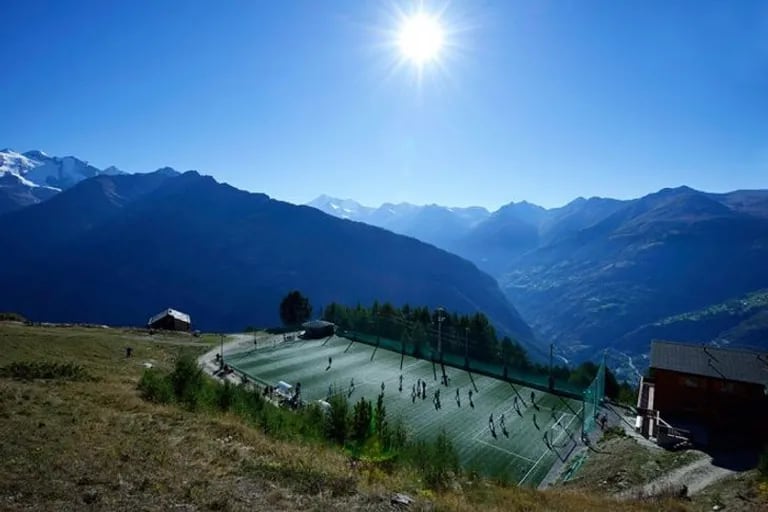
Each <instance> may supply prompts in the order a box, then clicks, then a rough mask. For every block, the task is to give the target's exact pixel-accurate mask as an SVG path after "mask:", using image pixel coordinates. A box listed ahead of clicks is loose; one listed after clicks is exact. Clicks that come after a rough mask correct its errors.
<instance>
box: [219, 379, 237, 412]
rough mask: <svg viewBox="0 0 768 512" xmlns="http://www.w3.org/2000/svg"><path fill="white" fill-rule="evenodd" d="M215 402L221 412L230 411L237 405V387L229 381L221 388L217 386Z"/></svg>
mask: <svg viewBox="0 0 768 512" xmlns="http://www.w3.org/2000/svg"><path fill="white" fill-rule="evenodd" d="M214 401H215V403H216V407H218V408H219V410H220V411H224V412H226V411H228V410H229V409H230V408H231V407H232V406H233V405H234V403H235V386H233V385H232V383H231V382H230V381H228V380H226V381H224V384H223V385H221V386H216V390H215V392H214Z"/></svg>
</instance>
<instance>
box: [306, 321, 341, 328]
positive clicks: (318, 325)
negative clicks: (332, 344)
mask: <svg viewBox="0 0 768 512" xmlns="http://www.w3.org/2000/svg"><path fill="white" fill-rule="evenodd" d="M333 325H335V324H332V323H331V322H326V321H325V320H310V321H309V322H304V323H303V324H301V326H302V327H303V328H304V329H323V328H325V327H331V326H333Z"/></svg>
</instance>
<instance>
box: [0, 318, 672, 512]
mask: <svg viewBox="0 0 768 512" xmlns="http://www.w3.org/2000/svg"><path fill="white" fill-rule="evenodd" d="M216 341H217V340H216V339H215V338H205V337H204V338H201V339H198V338H192V337H189V336H168V335H165V336H162V337H148V336H146V335H144V334H142V333H141V332H135V331H134V332H132V331H125V330H117V329H109V330H107V329H103V330H102V329H84V328H52V327H25V326H22V325H18V324H11V323H0V347H2V350H0V366H5V365H8V364H10V363H12V362H34V361H48V362H60V363H65V362H71V363H75V364H79V365H81V366H83V367H84V368H85V370H86V371H87V372H88V374H89V375H91V376H92V377H93V378H94V379H95V380H93V381H71V380H58V379H53V380H34V381H29V382H25V381H18V380H13V379H7V378H4V379H0V439H2V442H1V443H0V510H13V511H16V510H19V511H20V510H25V511H27V510H64V511H65V510H231V511H236V510H249V511H251V510H391V506H390V504H389V497H390V495H391V494H392V493H393V492H405V493H408V494H410V495H411V496H414V497H417V498H418V501H417V503H416V504H415V505H414V506H412V507H411V508H410V509H411V510H435V509H436V510H449V511H469V510H478V509H483V510H488V511H495V510H499V511H500V510H520V511H523V510H526V511H543V510H557V511H566V512H568V511H574V512H576V511H588V510H615V509H617V508H621V510H630V511H635V510H636V511H642V510H685V509H684V508H682V505H679V504H676V503H674V502H660V503H622V504H621V506H620V507H618V504H617V503H615V502H611V501H608V500H607V499H606V498H601V497H596V496H595V495H594V494H592V493H590V492H588V491H581V490H577V491H563V490H558V491H550V492H538V491H533V490H525V489H518V488H513V487H509V488H507V487H499V486H495V485H491V484H489V483H488V482H486V481H482V480H478V481H474V482H470V481H461V482H457V483H456V488H455V489H454V490H453V491H451V492H448V493H444V494H440V495H434V494H432V493H431V492H429V491H423V490H422V487H423V486H421V485H420V483H419V479H418V475H414V474H409V473H407V472H395V473H385V472H383V471H382V470H380V469H379V468H376V467H374V466H365V465H363V466H359V467H354V468H353V467H351V466H350V464H349V461H348V460H347V458H346V457H345V456H344V455H343V454H342V453H341V452H339V451H338V450H334V449H331V448H327V447H324V446H319V445H317V444H306V443H290V442H284V441H277V440H274V439H272V438H268V437H265V436H264V435H262V434H261V433H260V432H259V431H257V430H254V429H252V428H249V427H247V426H246V425H244V424H243V423H242V422H241V421H240V420H239V419H238V418H235V417H233V416H229V415H219V414H210V413H192V412H187V411H183V410H181V409H180V408H178V407H175V406H158V405H154V404H150V403H147V402H145V401H143V400H141V399H140V398H139V397H138V394H137V392H136V383H137V381H138V379H139V377H140V375H141V371H142V363H144V362H147V361H150V362H152V363H153V364H155V365H158V366H161V367H170V366H171V363H172V361H173V360H174V359H175V357H176V356H177V354H178V353H179V351H184V350H189V351H193V352H196V353H199V352H202V351H203V350H205V349H206V347H207V346H210V345H211V344H212V343H215V342H216ZM127 345H130V346H132V347H133V349H134V357H133V358H131V359H126V358H125V352H124V349H125V346H127Z"/></svg>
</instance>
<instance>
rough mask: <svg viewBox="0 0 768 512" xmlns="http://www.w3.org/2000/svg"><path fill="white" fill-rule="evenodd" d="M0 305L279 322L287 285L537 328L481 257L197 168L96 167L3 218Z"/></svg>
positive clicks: (74, 313)
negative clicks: (119, 170)
mask: <svg viewBox="0 0 768 512" xmlns="http://www.w3.org/2000/svg"><path fill="white" fill-rule="evenodd" d="M0 232H2V233H3V236H4V239H5V240H9V241H12V243H9V244H8V247H7V249H6V250H5V251H3V252H1V253H0V282H2V283H3V285H4V291H3V293H2V294H0V311H1V310H12V311H19V312H21V313H22V314H24V315H27V316H28V317H29V318H33V319H39V320H48V321H62V322H94V323H106V324H114V325H143V324H144V322H146V319H147V318H148V317H149V316H150V315H152V314H154V313H156V312H157V311H160V310H162V309H164V308H167V307H174V308H177V309H180V310H182V311H185V312H187V313H189V314H191V316H192V320H193V323H194V324H195V325H196V326H197V327H198V328H201V329H206V330H227V331H233V330H239V329H242V328H244V327H245V326H246V325H262V326H269V325H277V324H278V323H279V314H278V310H279V308H278V305H279V302H280V300H281V298H282V297H283V296H284V295H285V294H286V293H287V292H288V291H290V290H292V289H298V290H301V291H302V292H303V293H304V294H306V295H307V296H308V297H309V298H310V299H311V300H312V302H313V304H314V305H315V307H316V311H317V310H318V309H319V308H320V307H322V305H323V304H328V303H330V302H332V301H335V302H339V303H343V304H349V305H355V304H356V303H358V302H359V303H363V304H370V303H372V302H373V301H374V300H379V301H382V302H383V301H389V302H392V303H393V304H404V303H410V304H418V305H428V306H431V307H436V306H444V307H446V308H447V309H449V310H455V311H461V312H466V313H472V312H475V311H482V312H484V313H486V314H487V315H488V317H489V318H490V319H491V320H492V321H493V323H494V325H496V326H497V328H498V329H499V330H500V331H501V332H502V333H507V334H511V335H513V336H514V337H516V338H517V339H518V340H520V341H521V342H523V343H524V344H528V346H529V347H532V346H534V345H533V343H534V337H533V335H532V333H531V330H530V328H529V327H528V325H527V324H526V323H525V322H524V321H523V320H522V319H521V318H520V316H519V315H518V313H517V311H516V310H515V309H514V307H513V306H512V305H511V304H510V303H509V301H508V300H507V299H506V297H505V296H504V295H503V293H502V292H501V290H500V289H499V287H498V284H497V283H496V281H495V280H494V279H493V278H491V277H490V276H488V275H487V274H484V273H483V272H481V271H480V270H478V269H477V267H475V266H474V265H473V264H472V263H470V262H468V261H466V260H464V259H462V258H460V257H458V256H455V255H453V254H450V253H448V252H446V251H444V250H441V249H438V248H436V247H434V246H431V245H428V244H425V243H423V242H421V241H418V240H415V239H413V238H409V237H404V236H401V235H396V234H394V233H391V232H389V231H386V230H383V229H380V228H377V227H372V226H368V225H366V224H362V223H357V222H350V221H347V220H342V219H337V218H335V217H331V216H329V215H326V214H324V213H322V212H319V211H317V210H316V209H314V208H309V207H306V206H296V205H293V204H289V203H285V202H281V201H277V200H274V199H271V198H269V197H268V196H266V195H264V194H254V193H249V192H245V191H242V190H238V189H236V188H233V187H231V186H229V185H226V184H222V183H217V182H216V181H215V180H214V179H213V178H211V177H207V176H201V175H200V174H198V173H196V172H186V173H183V174H179V173H176V172H175V171H172V170H170V169H163V170H159V171H156V172H154V173H148V174H135V175H128V174H116V175H115V174H112V175H111V174H106V173H103V172H102V173H96V175H95V176H93V177H90V178H87V179H84V180H82V181H80V182H79V183H77V184H75V185H74V186H71V187H69V188H66V189H64V190H62V191H61V192H58V193H57V194H56V195H54V196H53V197H51V198H49V199H47V200H45V201H43V202H40V203H38V204H33V205H29V206H26V207H23V208H20V209H17V210H15V211H12V212H8V213H5V214H3V215H0Z"/></svg>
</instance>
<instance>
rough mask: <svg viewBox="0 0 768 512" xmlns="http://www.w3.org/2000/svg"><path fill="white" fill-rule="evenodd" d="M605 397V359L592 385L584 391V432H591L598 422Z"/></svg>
mask: <svg viewBox="0 0 768 512" xmlns="http://www.w3.org/2000/svg"><path fill="white" fill-rule="evenodd" d="M604 397H605V359H603V361H602V362H601V363H600V366H599V367H598V369H597V375H595V378H594V380H593V381H592V383H591V384H590V385H589V387H587V389H585V390H584V415H583V419H584V432H585V433H589V432H591V431H592V430H593V429H594V428H595V425H596V422H597V413H598V411H599V410H600V404H601V403H602V401H603V398H604Z"/></svg>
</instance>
